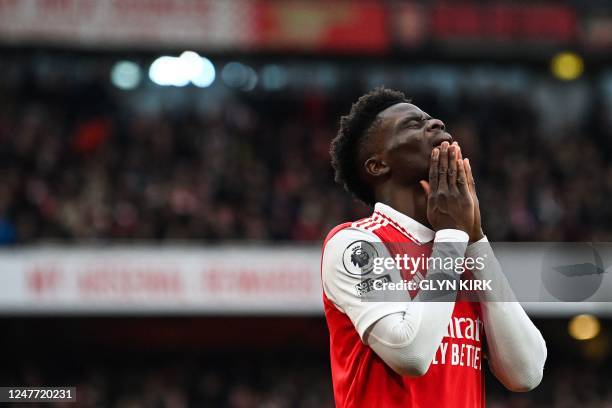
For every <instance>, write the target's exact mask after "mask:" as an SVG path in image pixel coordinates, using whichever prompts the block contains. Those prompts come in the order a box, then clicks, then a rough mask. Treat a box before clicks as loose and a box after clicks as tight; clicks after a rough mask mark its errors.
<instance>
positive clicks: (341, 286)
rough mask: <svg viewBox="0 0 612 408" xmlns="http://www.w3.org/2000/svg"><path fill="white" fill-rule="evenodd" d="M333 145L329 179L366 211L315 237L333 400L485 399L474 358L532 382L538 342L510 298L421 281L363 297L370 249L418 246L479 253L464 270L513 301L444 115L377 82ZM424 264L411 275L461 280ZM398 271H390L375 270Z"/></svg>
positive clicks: (439, 403) (514, 385)
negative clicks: (388, 297)
mask: <svg viewBox="0 0 612 408" xmlns="http://www.w3.org/2000/svg"><path fill="white" fill-rule="evenodd" d="M331 155H332V165H333V167H334V169H335V171H336V180H337V181H338V182H339V183H341V184H343V185H344V187H345V188H346V190H348V191H349V192H351V193H353V194H354V195H355V196H356V197H357V198H358V199H360V200H362V201H364V202H365V203H366V204H368V205H370V206H372V207H373V209H374V211H373V214H372V216H370V217H368V218H365V219H363V220H359V221H355V222H352V223H345V224H341V225H339V226H337V227H336V228H334V229H333V230H332V231H331V232H330V233H329V235H328V236H327V238H326V240H325V244H324V247H323V257H322V263H321V268H322V271H321V273H322V281H323V291H324V294H323V300H324V306H325V316H326V319H327V324H328V327H329V332H330V348H331V350H330V354H331V367H332V379H333V386H334V396H335V400H336V406H338V407H384V408H387V407H389V408H390V407H420V408H423V407H470V408H472V407H483V406H484V405H485V395H484V381H483V371H482V367H481V362H482V359H483V358H486V359H487V360H488V364H489V366H490V368H491V370H492V372H493V373H494V375H495V376H496V377H497V378H498V379H499V380H500V381H501V382H502V383H503V384H504V385H505V386H506V387H507V388H508V389H510V390H513V391H528V390H531V389H533V388H535V387H536V386H537V385H538V384H539V383H540V381H541V379H542V372H543V368H544V362H545V360H546V345H545V342H544V340H543V338H542V336H541V334H540V332H539V331H538V329H537V328H536V327H535V326H534V325H533V323H532V322H531V321H530V320H529V318H528V316H527V315H526V314H525V312H524V311H523V309H522V307H521V306H520V304H519V303H518V302H516V301H511V302H499V301H493V300H494V298H493V295H492V294H489V293H485V292H482V293H479V295H478V299H477V300H479V302H474V301H472V302H468V301H465V300H462V298H457V293H456V292H450V293H446V294H445V295H444V298H443V299H442V300H443V301H425V300H426V296H423V297H421V294H422V293H419V292H423V291H419V290H417V291H416V293H413V292H410V291H404V292H402V294H401V296H402V298H401V301H397V299H394V300H395V301H393V302H385V301H380V299H378V300H377V299H376V298H374V301H372V300H371V299H370V300H367V299H366V297H367V296H368V295H371V294H372V293H373V292H374V288H375V287H376V286H377V285H375V284H374V283H380V282H375V281H376V280H377V279H378V280H379V281H381V280H383V279H381V275H376V274H375V273H374V272H373V270H372V258H373V257H375V256H386V257H395V256H396V255H403V254H406V253H409V254H412V255H413V256H415V254H417V253H419V254H425V255H427V256H430V257H431V258H434V257H440V258H449V257H450V258H452V259H467V257H473V258H477V257H481V259H484V267H483V268H482V269H481V270H476V269H474V270H472V271H471V273H472V274H473V277H474V278H475V279H484V278H490V279H491V280H492V281H493V282H494V285H495V287H496V290H497V291H498V297H497V300H499V299H502V300H508V299H511V300H514V298H510V297H508V296H507V294H508V293H510V292H511V291H510V290H509V287H508V285H507V281H506V279H505V278H504V276H503V273H502V271H501V268H500V267H499V263H498V262H497V261H496V259H495V257H494V255H493V252H492V250H491V247H490V245H489V244H488V241H487V239H486V237H485V236H484V234H483V232H482V229H481V225H480V211H479V207H478V200H477V198H476V193H475V186H474V181H473V178H472V172H471V167H470V164H469V160H468V159H463V158H462V155H461V150H460V147H459V145H458V144H457V143H456V142H453V139H452V137H451V135H450V134H448V133H447V132H446V131H445V126H444V123H443V122H442V121H440V120H438V119H434V118H432V117H430V116H429V115H427V114H426V113H425V112H423V111H422V110H421V109H419V108H418V107H417V106H415V105H412V104H411V103H410V102H409V101H408V100H407V99H406V98H405V96H404V94H402V93H401V92H397V91H393V90H390V89H385V88H377V89H375V90H374V91H372V92H370V93H368V94H366V95H364V96H362V97H361V98H359V100H358V101H357V102H356V103H355V104H354V105H353V107H352V109H351V112H350V113H349V114H348V115H347V116H344V117H342V120H341V125H340V130H339V132H338V135H337V136H336V138H335V139H334V140H333V142H332V146H331ZM426 180H428V181H426ZM470 242H471V244H470V245H469V246H468V244H469V243H470ZM427 247H429V250H426V249H424V248H427ZM433 268H434V267H430V269H429V270H419V271H412V272H411V273H412V275H411V276H412V277H413V278H416V281H419V280H424V279H434V278H433V277H434V276H437V277H440V276H442V277H443V278H444V279H446V280H448V281H452V280H453V279H459V280H460V279H462V278H460V277H459V278H458V275H457V274H456V273H454V271H449V270H444V268H439V269H440V270H432V269H433ZM415 272H416V273H415ZM403 276H404V275H403V274H402V273H401V272H398V271H397V270H396V271H395V272H394V273H390V274H387V275H385V276H384V277H385V279H386V281H387V282H388V281H395V280H398V279H400V278H401V277H403ZM379 286H380V285H379ZM500 293H501V295H500ZM438 300H440V299H438ZM472 300H473V299H472Z"/></svg>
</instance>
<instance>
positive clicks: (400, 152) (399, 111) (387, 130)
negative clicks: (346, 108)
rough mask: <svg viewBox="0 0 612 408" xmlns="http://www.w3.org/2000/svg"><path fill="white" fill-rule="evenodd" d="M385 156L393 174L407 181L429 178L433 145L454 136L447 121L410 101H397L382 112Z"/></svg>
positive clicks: (449, 139) (451, 139)
mask: <svg viewBox="0 0 612 408" xmlns="http://www.w3.org/2000/svg"><path fill="white" fill-rule="evenodd" d="M379 118H380V119H381V120H382V122H381V133H382V152H381V153H382V158H383V160H384V161H385V162H386V163H387V165H388V166H389V168H390V170H391V174H392V177H394V178H396V179H397V180H401V181H403V182H407V183H413V182H414V183H416V182H418V181H419V180H422V179H425V180H427V174H428V169H429V158H430V156H431V151H432V149H433V148H434V147H436V146H438V145H440V144H441V143H442V142H444V141H447V142H449V143H452V141H453V138H452V136H451V135H450V134H449V133H448V132H446V131H445V126H444V123H443V122H442V121H441V120H439V119H434V118H432V117H431V116H429V115H428V114H427V113H425V112H423V111H422V110H421V109H419V108H418V107H417V106H415V105H413V104H411V103H398V104H396V105H393V106H391V107H389V108H387V109H385V110H384V111H382V112H381V113H379Z"/></svg>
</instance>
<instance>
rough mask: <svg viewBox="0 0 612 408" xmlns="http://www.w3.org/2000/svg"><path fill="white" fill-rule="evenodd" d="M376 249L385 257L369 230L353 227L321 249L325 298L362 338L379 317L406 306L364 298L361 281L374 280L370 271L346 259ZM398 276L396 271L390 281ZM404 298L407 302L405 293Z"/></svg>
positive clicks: (387, 255)
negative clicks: (341, 313)
mask: <svg viewBox="0 0 612 408" xmlns="http://www.w3.org/2000/svg"><path fill="white" fill-rule="evenodd" d="M368 248H376V251H377V256H379V257H389V256H390V255H389V252H388V251H387V250H386V248H385V247H384V244H382V242H381V241H380V238H378V236H376V235H375V234H373V233H370V232H366V231H363V230H360V229H356V228H346V229H344V230H341V231H340V232H338V233H337V234H336V235H334V236H333V237H332V238H331V239H330V240H329V241H328V242H327V244H326V245H325V248H324V249H323V260H322V263H321V268H322V270H321V278H322V280H323V291H324V292H325V295H326V296H327V298H328V299H329V300H330V301H331V302H332V303H333V304H334V305H335V306H336V307H337V308H338V309H339V310H340V311H341V312H343V313H344V314H346V315H347V316H348V317H349V319H350V320H351V322H352V323H353V326H354V327H355V329H356V330H357V333H359V337H361V339H362V341H363V338H364V334H365V332H366V331H367V330H368V328H369V327H370V326H371V325H373V324H374V323H376V322H377V321H378V320H379V319H381V318H383V317H385V316H387V315H390V314H393V313H397V312H403V311H405V310H406V309H407V305H406V302H375V301H366V300H364V297H365V295H367V293H365V292H366V291H367V288H371V285H364V281H367V280H369V279H376V278H378V276H377V275H376V274H375V273H374V271H370V270H367V269H366V270H360V269H359V265H358V264H355V263H352V262H350V260H351V255H354V254H361V253H362V252H365V253H368V250H367V249H368ZM395 279H399V273H397V276H396V277H394V278H392V280H395ZM406 301H407V302H408V301H410V298H409V296H408V294H406Z"/></svg>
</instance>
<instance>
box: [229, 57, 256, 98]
mask: <svg viewBox="0 0 612 408" xmlns="http://www.w3.org/2000/svg"><path fill="white" fill-rule="evenodd" d="M221 78H222V79H223V82H225V84H226V85H227V86H229V87H230V88H237V89H240V90H242V91H252V90H253V89H255V86H256V85H257V81H258V77H257V72H255V70H254V69H253V68H251V67H249V66H248V65H245V64H242V63H240V62H230V63H228V64H227V65H225V66H224V67H223V70H222V71H221Z"/></svg>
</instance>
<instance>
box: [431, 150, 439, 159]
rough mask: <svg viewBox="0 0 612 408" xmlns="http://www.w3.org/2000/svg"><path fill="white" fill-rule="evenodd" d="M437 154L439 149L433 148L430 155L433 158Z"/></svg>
mask: <svg viewBox="0 0 612 408" xmlns="http://www.w3.org/2000/svg"><path fill="white" fill-rule="evenodd" d="M439 154H440V150H438V149H433V152H431V157H433V158H434V159H437V158H438V155H439Z"/></svg>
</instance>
